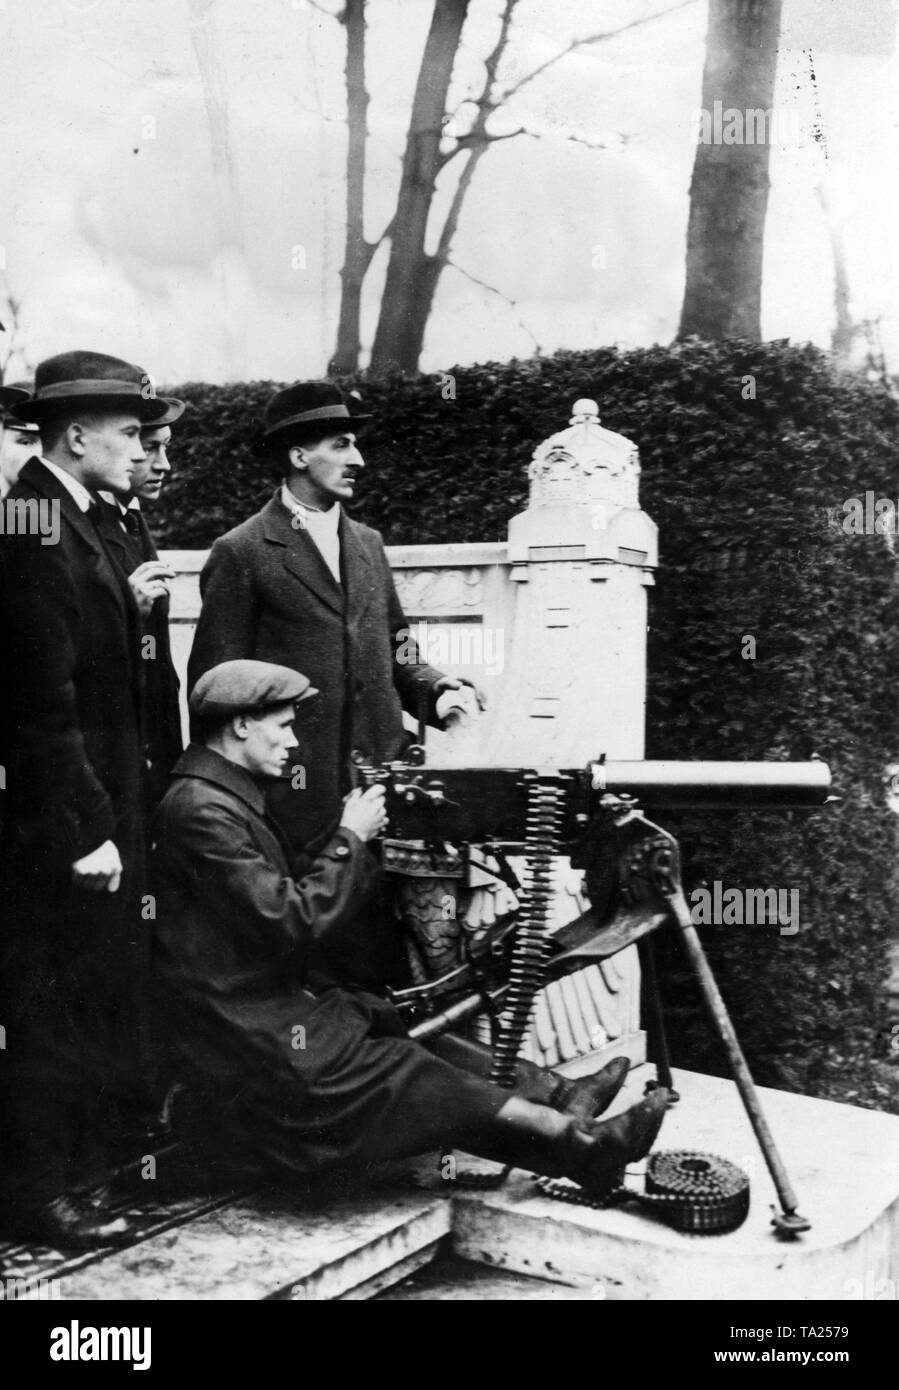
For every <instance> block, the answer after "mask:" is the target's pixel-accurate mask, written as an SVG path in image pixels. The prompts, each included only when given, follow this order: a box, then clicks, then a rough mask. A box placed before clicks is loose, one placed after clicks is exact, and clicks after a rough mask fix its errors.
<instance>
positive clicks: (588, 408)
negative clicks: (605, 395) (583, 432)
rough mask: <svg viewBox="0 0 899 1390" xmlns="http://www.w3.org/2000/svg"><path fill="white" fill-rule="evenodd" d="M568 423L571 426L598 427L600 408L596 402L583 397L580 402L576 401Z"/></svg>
mask: <svg viewBox="0 0 899 1390" xmlns="http://www.w3.org/2000/svg"><path fill="white" fill-rule="evenodd" d="M568 423H569V424H571V425H586V424H588V423H589V424H593V425H598V424H599V406H598V405H597V404H596V401H591V400H590V399H589V397H587V396H582V397H581V398H580V400H577V401H575V403H574V407H573V409H572V412H571V419H570V420H569V422H568Z"/></svg>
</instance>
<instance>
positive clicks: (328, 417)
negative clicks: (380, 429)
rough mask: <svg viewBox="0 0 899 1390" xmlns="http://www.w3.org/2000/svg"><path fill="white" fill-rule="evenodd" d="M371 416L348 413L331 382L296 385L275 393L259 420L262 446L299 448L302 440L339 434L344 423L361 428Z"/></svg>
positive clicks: (337, 388)
mask: <svg viewBox="0 0 899 1390" xmlns="http://www.w3.org/2000/svg"><path fill="white" fill-rule="evenodd" d="M371 418H372V417H371V415H365V414H362V413H359V414H357V413H356V412H355V411H354V412H351V411H350V409H349V407H348V405H347V403H346V398H345V397H344V394H343V392H342V391H341V390H340V389H339V387H337V386H334V385H332V383H331V382H330V381H298V382H296V384H295V385H293V386H286V387H285V388H284V390H283V391H276V392H275V394H274V396H272V398H271V400H270V401H269V403H268V405H267V406H266V407H265V412H264V414H263V417H262V423H263V435H262V445H263V447H264V448H269V447H271V445H272V444H273V443H274V444H288V443H295V444H302V443H303V442H304V441H305V440H309V439H315V438H319V439H321V438H323V437H324V436H325V435H326V434H332V433H333V434H339V433H340V431H341V430H342V429H344V428H345V427H346V421H348V420H351V421H352V423H353V425H354V426H356V425H360V424H364V423H365V422H366V421H368V420H370V419H371Z"/></svg>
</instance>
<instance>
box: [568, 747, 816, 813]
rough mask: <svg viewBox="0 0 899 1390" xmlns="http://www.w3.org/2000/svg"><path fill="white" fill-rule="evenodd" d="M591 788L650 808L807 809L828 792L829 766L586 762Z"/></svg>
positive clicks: (665, 759) (748, 763)
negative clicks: (626, 798)
mask: <svg viewBox="0 0 899 1390" xmlns="http://www.w3.org/2000/svg"><path fill="white" fill-rule="evenodd" d="M590 774H591V783H592V787H593V789H594V790H595V791H602V792H611V793H613V794H614V795H618V796H621V795H625V796H632V797H634V798H635V799H636V800H637V801H639V803H640V805H641V806H644V807H646V808H647V809H649V810H653V811H655V810H660V811H661V810H665V811H690V810H702V811H729V810H742V809H744V808H746V809H749V808H752V809H758V810H790V809H799V810H812V809H813V808H814V807H815V806H823V805H824V803H825V802H826V801H827V800H828V799H829V797H830V792H831V778H830V768H829V767H828V766H827V763H825V762H821V761H819V760H818V759H817V758H814V759H812V760H811V761H810V762H805V763H766V762H705V761H700V762H674V761H671V760H669V759H667V758H662V759H660V760H658V761H656V762H618V761H615V762H603V763H591V764H590Z"/></svg>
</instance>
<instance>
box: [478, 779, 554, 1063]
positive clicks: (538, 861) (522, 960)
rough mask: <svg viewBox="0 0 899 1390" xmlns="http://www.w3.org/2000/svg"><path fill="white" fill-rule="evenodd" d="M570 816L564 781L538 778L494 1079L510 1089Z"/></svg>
mask: <svg viewBox="0 0 899 1390" xmlns="http://www.w3.org/2000/svg"><path fill="white" fill-rule="evenodd" d="M564 811H565V782H564V781H563V779H562V778H561V777H559V776H554V775H547V776H539V775H536V774H535V775H534V776H533V777H532V778H531V779H530V781H529V783H528V810H527V822H526V828H525V844H524V852H525V871H524V875H523V883H522V890H521V893H520V895H519V902H520V908H519V913H518V922H517V925H516V928H515V941H514V944H513V946H512V961H511V967H510V971H509V988H508V991H507V992H506V998H505V1001H504V1008H503V1015H502V1021H501V1025H500V1028H499V1030H498V1036H497V1038H496V1041H495V1044H494V1048H493V1067H492V1070H491V1073H490V1080H491V1081H493V1082H495V1083H496V1085H498V1086H504V1087H506V1089H507V1090H511V1088H512V1087H513V1086H514V1084H515V1074H516V1067H517V1064H518V1055H519V1053H520V1052H521V1044H522V1042H523V1040H524V1035H525V1032H526V1030H527V1026H528V1023H529V1022H530V1019H531V1013H532V1010H533V1007H534V997H535V995H536V993H537V991H538V990H539V988H540V986H541V984H542V983H543V968H544V964H545V961H546V957H547V954H548V951H549V930H548V928H549V917H550V911H551V908H552V899H553V882H552V873H553V860H554V857H555V856H556V855H557V854H558V852H559V840H560V837H561V833H562V819H563V815H564Z"/></svg>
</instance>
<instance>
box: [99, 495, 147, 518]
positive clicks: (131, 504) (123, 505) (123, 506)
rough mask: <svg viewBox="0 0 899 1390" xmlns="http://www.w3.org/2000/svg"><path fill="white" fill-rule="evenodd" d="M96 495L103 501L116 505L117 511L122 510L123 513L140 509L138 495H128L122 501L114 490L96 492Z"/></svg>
mask: <svg viewBox="0 0 899 1390" xmlns="http://www.w3.org/2000/svg"><path fill="white" fill-rule="evenodd" d="M97 496H98V497H102V498H103V501H104V502H109V503H110V504H111V505H112V506H114V507H118V509H119V511H120V512H122V514H123V515H124V513H125V512H139V511H140V498H139V497H136V496H135V497H129V499H128V501H127V502H122V501H120V499H119V498H118V497H116V495H115V493H114V492H98V493H97Z"/></svg>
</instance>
